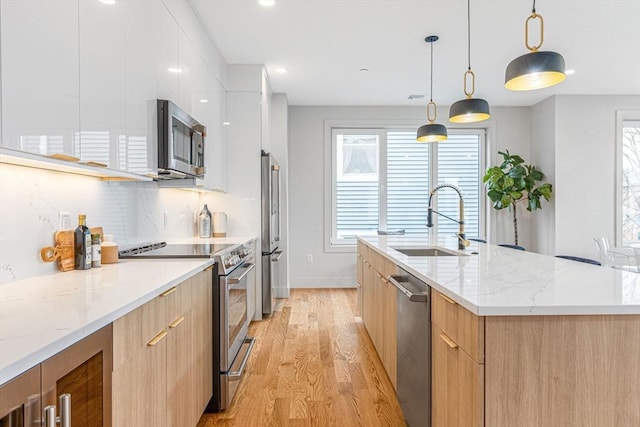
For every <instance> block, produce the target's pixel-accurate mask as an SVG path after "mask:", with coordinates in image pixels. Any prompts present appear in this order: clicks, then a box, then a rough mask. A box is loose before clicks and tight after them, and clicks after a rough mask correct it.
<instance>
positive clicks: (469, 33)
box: [467, 0, 471, 71]
mask: <svg viewBox="0 0 640 427" xmlns="http://www.w3.org/2000/svg"><path fill="white" fill-rule="evenodd" d="M467 61H468V64H469V71H471V0H467Z"/></svg>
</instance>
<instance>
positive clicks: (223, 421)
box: [198, 289, 405, 427]
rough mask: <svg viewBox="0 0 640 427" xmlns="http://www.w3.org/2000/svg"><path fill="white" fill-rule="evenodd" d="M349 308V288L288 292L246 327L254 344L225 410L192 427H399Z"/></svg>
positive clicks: (386, 385) (387, 387) (384, 381)
mask: <svg viewBox="0 0 640 427" xmlns="http://www.w3.org/2000/svg"><path fill="white" fill-rule="evenodd" d="M355 312H356V291H355V289H293V290H292V291H291V297H290V298H288V299H285V300H279V303H278V304H277V307H276V311H275V312H274V314H273V315H272V317H271V318H270V319H268V320H263V321H259V322H253V323H252V324H251V327H250V330H249V333H250V335H252V336H254V337H255V338H256V345H255V347H254V350H253V352H252V355H251V357H250V360H249V363H248V364H247V367H248V370H249V374H248V375H247V376H245V378H244V379H243V380H242V382H241V384H240V386H239V388H238V393H237V395H236V397H235V399H234V401H233V403H232V405H231V407H230V408H229V409H227V410H226V411H225V412H223V413H220V414H205V415H203V417H202V418H201V419H200V422H199V423H198V427H212V426H242V427H244V426H247V427H250V426H278V427H279V426H322V427H324V426H341V427H342V426H345V427H348V426H367V427H374V426H404V425H405V422H404V420H403V417H402V410H401V409H400V406H399V405H398V401H397V399H396V397H395V391H394V390H393V387H392V385H391V382H390V381H389V378H388V377H387V375H386V374H385V372H384V369H383V367H382V364H381V363H380V359H379V358H378V356H377V354H376V353H375V350H374V348H373V345H372V343H371V341H370V339H369V337H368V336H367V334H366V332H365V330H364V326H363V325H362V323H361V322H360V320H359V319H356V318H355Z"/></svg>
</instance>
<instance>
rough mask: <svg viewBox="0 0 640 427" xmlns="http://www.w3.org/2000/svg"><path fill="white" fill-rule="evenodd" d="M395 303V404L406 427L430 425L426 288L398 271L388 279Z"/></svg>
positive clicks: (429, 326) (418, 280)
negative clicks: (391, 285) (396, 329)
mask: <svg viewBox="0 0 640 427" xmlns="http://www.w3.org/2000/svg"><path fill="white" fill-rule="evenodd" d="M389 281H390V282H391V283H393V285H394V286H395V287H396V288H397V290H398V291H397V292H396V298H397V299H398V319H397V320H398V359H397V360H398V361H397V364H398V365H397V368H398V384H397V387H398V401H399V402H400V407H402V412H403V413H404V418H405V420H406V422H407V425H408V426H409V427H428V426H430V425H431V312H430V306H429V300H430V288H429V286H428V285H427V284H426V283H424V282H423V281H421V280H420V279H418V278H417V277H415V276H413V275H411V274H410V273H409V272H407V271H405V270H403V269H401V268H398V274H397V275H395V276H389Z"/></svg>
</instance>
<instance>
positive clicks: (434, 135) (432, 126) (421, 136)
mask: <svg viewBox="0 0 640 427" xmlns="http://www.w3.org/2000/svg"><path fill="white" fill-rule="evenodd" d="M437 40H438V36H429V37H427V38H425V39H424V41H426V42H427V43H429V44H431V93H430V100H429V103H428V104H427V121H428V122H429V123H428V124H426V125H422V126H420V128H419V129H418V133H417V136H416V140H417V141H418V142H438V141H444V140H445V139H447V128H446V127H444V126H443V125H439V124H437V123H434V122H435V121H436V115H437V113H436V103H435V102H433V43H434V42H436V41H437ZM432 109H433V118H431V110H432Z"/></svg>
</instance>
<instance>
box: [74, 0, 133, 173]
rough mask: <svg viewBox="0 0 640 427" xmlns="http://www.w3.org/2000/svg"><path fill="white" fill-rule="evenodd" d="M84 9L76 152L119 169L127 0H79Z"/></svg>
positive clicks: (82, 9) (122, 138)
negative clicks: (105, 1) (104, 1)
mask: <svg viewBox="0 0 640 427" xmlns="http://www.w3.org/2000/svg"><path fill="white" fill-rule="evenodd" d="M79 10H80V19H79V34H80V39H79V45H80V138H79V140H78V139H76V147H75V152H76V154H77V157H80V159H82V160H83V161H95V162H100V163H103V164H107V165H109V166H110V167H112V168H114V169H118V168H120V166H121V164H120V163H119V154H120V153H121V149H122V148H125V149H126V141H125V128H126V121H125V99H126V97H125V71H126V69H125V4H124V3H123V2H115V3H113V4H105V3H101V2H98V1H95V0H80V9H79ZM123 144H124V145H125V146H124V147H123ZM125 156H126V154H125ZM123 169H125V170H126V168H123Z"/></svg>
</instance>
